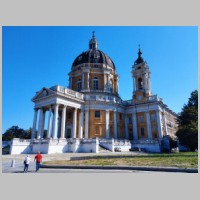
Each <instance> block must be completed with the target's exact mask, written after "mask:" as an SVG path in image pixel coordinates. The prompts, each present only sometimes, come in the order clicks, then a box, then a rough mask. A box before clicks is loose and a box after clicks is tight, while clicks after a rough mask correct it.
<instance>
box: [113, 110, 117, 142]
mask: <svg viewBox="0 0 200 200" xmlns="http://www.w3.org/2000/svg"><path fill="white" fill-rule="evenodd" d="M114 138H115V139H117V111H114Z"/></svg>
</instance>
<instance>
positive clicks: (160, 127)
mask: <svg viewBox="0 0 200 200" xmlns="http://www.w3.org/2000/svg"><path fill="white" fill-rule="evenodd" d="M156 116H157V125H158V137H159V139H162V126H161V116H160V111H159V110H156Z"/></svg>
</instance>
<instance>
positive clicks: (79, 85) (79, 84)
mask: <svg viewBox="0 0 200 200" xmlns="http://www.w3.org/2000/svg"><path fill="white" fill-rule="evenodd" d="M81 89H82V81H81V79H78V81H77V91H78V92H79V91H81Z"/></svg>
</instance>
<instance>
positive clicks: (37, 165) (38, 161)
mask: <svg viewBox="0 0 200 200" xmlns="http://www.w3.org/2000/svg"><path fill="white" fill-rule="evenodd" d="M34 161H36V170H35V171H36V172H37V171H38V170H39V169H40V163H41V162H42V155H41V154H40V152H39V151H38V153H37V155H36V156H35V159H34Z"/></svg>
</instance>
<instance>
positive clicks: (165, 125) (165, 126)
mask: <svg viewBox="0 0 200 200" xmlns="http://www.w3.org/2000/svg"><path fill="white" fill-rule="evenodd" d="M163 117H164V118H163V119H164V128H165V134H166V135H169V134H168V130H167V123H166V121H167V120H166V113H165V111H164V116H163Z"/></svg>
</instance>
